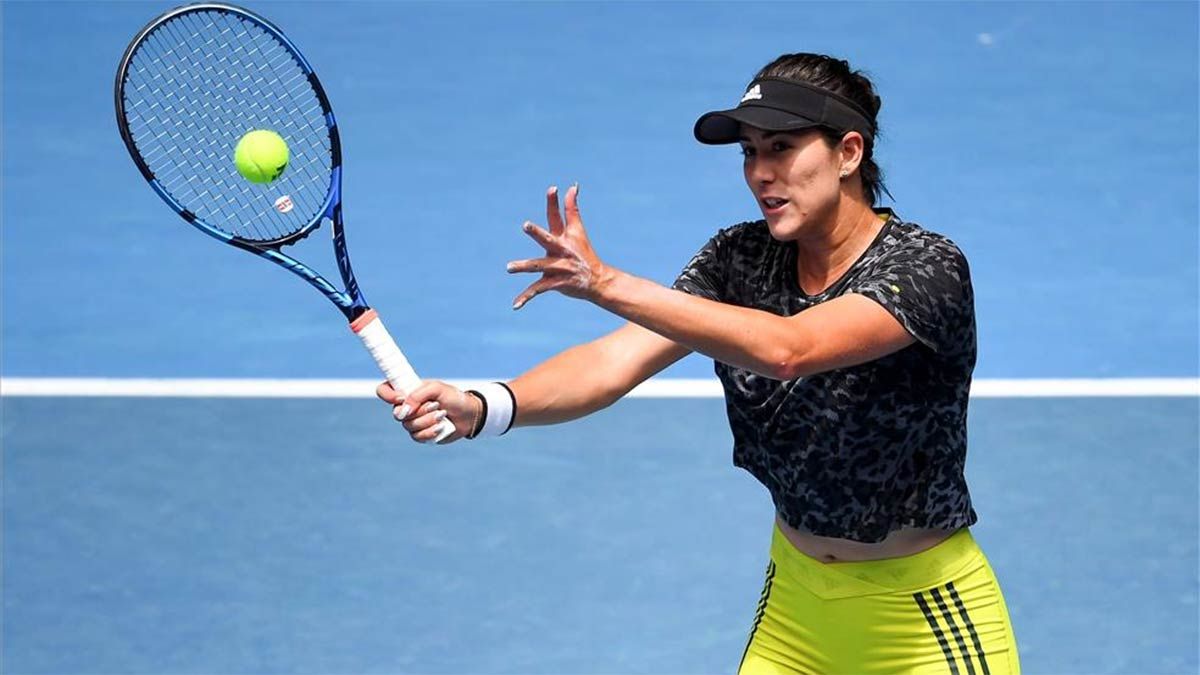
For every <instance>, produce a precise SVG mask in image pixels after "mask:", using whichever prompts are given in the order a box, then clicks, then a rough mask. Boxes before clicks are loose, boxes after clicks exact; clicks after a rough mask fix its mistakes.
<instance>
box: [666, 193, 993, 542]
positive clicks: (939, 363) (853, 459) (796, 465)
mask: <svg viewBox="0 0 1200 675" xmlns="http://www.w3.org/2000/svg"><path fill="white" fill-rule="evenodd" d="M880 213H881V217H886V218H887V222H886V224H885V225H884V227H883V229H882V230H881V231H880V233H879V235H878V236H877V237H876V238H875V241H874V242H872V243H871V245H870V247H869V248H868V249H867V250H866V252H865V253H863V255H862V256H861V257H860V258H859V260H858V261H856V262H855V263H854V265H853V266H851V268H850V269H849V270H848V271H847V272H846V274H845V275H843V277H842V278H841V279H839V280H838V281H837V282H836V283H834V284H833V285H832V286H831V287H829V288H828V289H826V290H825V291H823V292H822V293H820V294H817V295H812V296H810V295H807V294H805V293H804V291H803V290H801V288H800V284H799V281H798V279H797V268H796V248H795V245H794V244H791V243H783V242H779V241H776V240H775V239H774V238H772V237H771V234H770V232H769V231H768V229H767V225H766V222H765V221H757V222H752V223H742V224H740V225H735V226H733V227H730V228H726V229H724V230H721V231H720V232H718V233H717V235H716V236H714V237H713V238H712V239H711V240H709V242H708V243H707V244H706V245H705V246H704V248H702V249H701V250H700V252H699V253H697V254H696V256H695V257H693V258H692V260H691V262H689V263H688V265H687V267H686V268H684V270H683V272H682V273H681V274H680V275H679V278H678V279H676V280H675V283H674V288H676V289H678V290H682V291H685V292H687V293H691V294H693V295H698V296H701V297H705V298H708V299H710V300H715V301H717V302H723V303H728V304H734V305H740V306H743V307H752V308H755V309H760V310H764V311H767V312H771V313H774V314H778V315H780V316H792V315H794V314H796V313H798V312H802V311H804V310H805V309H807V308H808V307H812V306H813V305H817V304H820V303H822V302H826V301H828V300H831V299H833V298H836V297H839V296H842V295H846V294H849V293H857V294H859V295H863V296H865V297H868V298H870V299H872V300H874V301H875V302H878V303H879V304H880V305H882V306H883V307H884V308H885V309H887V310H888V311H889V312H891V314H892V315H893V316H895V317H896V319H897V320H898V321H899V322H900V323H901V325H903V326H904V328H905V329H907V330H908V332H909V333H911V334H912V336H913V337H914V338H916V342H915V343H913V344H912V345H910V346H909V347H907V348H905V349H902V350H900V351H898V352H895V353H893V354H889V355H887V356H885V357H883V358H881V359H878V360H875V361H871V362H868V363H864V364H862V365H859V366H854V367H850V368H844V369H840V370H831V371H827V372H824V373H819V374H817V375H811V376H808V377H802V378H799V379H795V380H789V381H786V382H781V381H779V380H773V379H770V378H767V377H763V376H761V375H756V374H754V373H751V372H749V371H747V370H742V369H740V368H734V367H732V366H729V365H726V364H724V363H719V362H718V363H716V364H715V367H716V372H717V376H718V377H719V378H720V380H721V383H722V385H723V386H724V389H725V405H726V411H727V413H728V415H729V426H730V428H731V430H732V432H733V439H734V446H733V462H734V464H735V465H737V466H739V467H742V468H744V469H746V470H747V471H749V472H750V473H751V474H753V475H754V476H755V477H756V478H757V479H758V480H759V481H761V482H762V484H763V485H765V486H766V487H767V489H768V490H769V491H770V493H771V498H772V500H773V501H774V502H775V508H776V510H777V511H778V513H779V515H780V517H781V518H782V519H783V520H784V521H785V522H787V523H788V524H789V525H791V526H792V527H795V528H797V529H799V530H801V531H807V532H811V533H813V534H816V535H820V536H826V537H838V538H842V539H852V540H855V541H861V542H878V541H882V540H883V539H884V538H885V537H887V535H888V533H889V532H892V531H893V530H897V529H900V528H903V527H926V528H948V529H956V528H959V527H964V526H967V525H971V524H973V523H974V522H975V520H976V515H975V511H974V509H973V508H972V506H971V497H970V494H969V493H968V491H967V483H966V480H965V478H964V476H963V469H964V465H965V463H966V456H967V394H968V392H969V390H970V385H971V372H972V371H973V370H974V367H975V310H974V305H975V302H974V294H973V291H972V289H971V277H970V272H969V270H968V268H967V261H966V258H965V257H964V256H963V254H962V251H960V250H959V249H958V247H957V246H955V244H954V243H953V242H951V241H950V240H949V239H946V238H945V237H943V236H941V235H938V234H935V233H933V232H929V231H927V230H924V229H922V228H921V227H920V226H918V225H915V224H912V223H906V222H903V221H902V220H900V219H899V218H898V217H896V215H895V214H893V213H892V212H890V211H881V212H880Z"/></svg>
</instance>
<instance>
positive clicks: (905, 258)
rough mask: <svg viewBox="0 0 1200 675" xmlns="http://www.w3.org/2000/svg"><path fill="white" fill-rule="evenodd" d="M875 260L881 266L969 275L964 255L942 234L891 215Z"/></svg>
mask: <svg viewBox="0 0 1200 675" xmlns="http://www.w3.org/2000/svg"><path fill="white" fill-rule="evenodd" d="M880 243H881V245H880V246H879V247H878V250H877V254H876V256H875V258H876V260H875V262H876V263H877V264H881V265H884V266H891V265H896V264H900V265H904V266H905V267H911V268H914V269H913V271H914V272H917V273H920V272H922V271H926V272H928V273H935V272H942V273H944V272H950V273H952V274H954V275H955V276H960V277H967V276H968V275H969V271H968V269H969V268H968V265H967V256H966V254H965V253H964V252H963V250H962V248H960V247H959V245H958V244H957V243H955V242H954V241H953V240H952V239H950V238H949V237H947V236H946V235H944V234H941V233H938V232H934V231H933V230H928V229H925V228H924V227H922V226H920V225H918V224H916V223H911V222H907V221H904V220H901V219H900V218H898V217H896V216H895V215H893V216H892V218H891V220H890V221H889V223H888V229H887V231H886V232H885V233H884V236H883V240H882V241H881V242H880Z"/></svg>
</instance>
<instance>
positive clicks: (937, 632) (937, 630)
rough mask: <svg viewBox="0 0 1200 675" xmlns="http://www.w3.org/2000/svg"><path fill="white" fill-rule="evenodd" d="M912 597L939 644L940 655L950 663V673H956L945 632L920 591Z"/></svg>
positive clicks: (956, 668)
mask: <svg viewBox="0 0 1200 675" xmlns="http://www.w3.org/2000/svg"><path fill="white" fill-rule="evenodd" d="M913 599H914V600H916V601H917V606H918V607H920V608H921V613H922V614H924V615H925V621H927V622H928V623H929V628H930V629H932V630H933V635H934V637H936V638H937V641H938V644H939V645H941V647H942V655H944V656H945V657H946V663H948V664H950V673H951V674H952V675H958V664H956V663H955V662H954V652H953V651H951V650H950V643H949V642H947V641H946V634H945V633H943V632H942V629H941V627H940V626H938V622H937V618H936V617H934V616H933V612H932V611H930V609H929V603H927V602H925V598H923V597H921V594H920V593H913Z"/></svg>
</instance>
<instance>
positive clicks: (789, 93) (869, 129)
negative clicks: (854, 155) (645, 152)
mask: <svg viewBox="0 0 1200 675" xmlns="http://www.w3.org/2000/svg"><path fill="white" fill-rule="evenodd" d="M743 124H746V125H749V126H752V127H755V128H757V129H762V130H764V131H803V130H805V129H812V128H815V127H822V128H826V129H831V130H833V131H838V132H842V133H845V132H847V131H857V132H859V133H860V134H862V135H863V138H864V139H865V140H866V142H867V143H868V144H870V143H871V142H872V140H873V139H874V137H875V129H874V125H873V124H872V123H871V122H870V121H869V119H868V117H867V115H866V113H865V112H863V110H862V108H860V107H859V106H858V105H857V104H855V103H854V102H853V101H851V100H850V99H847V98H845V97H843V96H839V95H838V94H835V93H833V92H831V91H828V90H825V89H821V88H820V87H814V86H812V85H809V84H805V83H803V82H796V81H793V80H784V79H779V78H769V77H768V78H762V79H759V80H755V81H754V82H751V83H750V87H749V88H748V89H747V90H746V94H745V95H744V96H743V97H742V101H741V103H739V104H738V107H736V108H733V109H730V110H715V111H713V112H710V113H705V114H704V115H702V116H701V117H700V119H698V120H696V127H695V129H694V130H693V131H694V133H695V135H696V140H698V141H700V142H701V143H705V144H708V145H723V144H726V143H736V142H738V140H739V138H740V137H741V127H742V125H743Z"/></svg>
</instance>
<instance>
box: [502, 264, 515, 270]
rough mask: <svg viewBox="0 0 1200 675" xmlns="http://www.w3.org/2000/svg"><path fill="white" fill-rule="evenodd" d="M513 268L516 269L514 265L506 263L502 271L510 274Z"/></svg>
mask: <svg viewBox="0 0 1200 675" xmlns="http://www.w3.org/2000/svg"><path fill="white" fill-rule="evenodd" d="M514 267H516V265H514V264H512V263H508V264H507V265H505V266H504V271H505V272H511V271H513V268H514Z"/></svg>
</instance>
